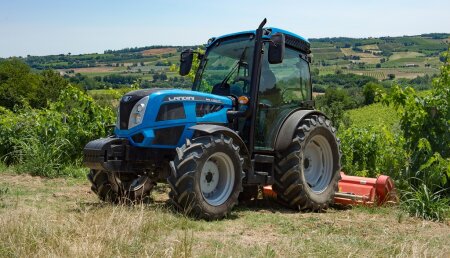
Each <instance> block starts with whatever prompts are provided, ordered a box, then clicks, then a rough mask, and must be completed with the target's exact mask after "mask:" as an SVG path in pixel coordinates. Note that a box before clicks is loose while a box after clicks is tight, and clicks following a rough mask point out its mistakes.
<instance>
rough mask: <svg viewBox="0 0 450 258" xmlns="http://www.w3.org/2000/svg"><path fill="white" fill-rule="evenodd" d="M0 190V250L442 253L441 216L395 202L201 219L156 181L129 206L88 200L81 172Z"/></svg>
mask: <svg viewBox="0 0 450 258" xmlns="http://www.w3.org/2000/svg"><path fill="white" fill-rule="evenodd" d="M6 189H7V190H6ZM0 190H1V191H0V229H1V230H0V257H42V256H62V257H111V256H153V257H161V256H163V257H190V256H203V257H230V256H233V257H248V256H258V257H261V256H263V257H285V256H295V257H297V256H319V257H323V256H337V257H343V256H374V257H379V256H399V257H410V256H416V257H420V256H431V257H449V255H450V246H449V245H448V243H449V241H450V227H449V225H448V224H443V223H434V222H428V221H421V220H417V219H412V218H409V217H406V216H404V215H403V214H402V213H401V212H400V211H399V210H397V209H396V208H380V209H373V208H356V209H353V210H334V209H331V210H329V211H328V212H327V213H321V214H316V213H297V212H293V211H290V210H285V209H282V208H281V207H278V206H276V205H273V204H270V203H267V202H264V201H259V202H256V203H252V204H250V205H248V206H240V207H237V209H235V211H234V212H233V213H232V214H231V216H230V217H229V218H228V219H225V220H223V221H213V222H206V221H196V220H192V219H190V218H186V217H184V216H183V215H181V214H179V213H176V212H174V211H172V210H171V206H170V205H168V204H167V203H166V201H165V200H166V199H167V197H166V192H167V189H166V188H165V187H164V186H162V187H159V188H158V189H157V191H155V193H154V201H153V202H152V203H150V204H143V205H137V206H132V207H130V206H112V205H109V204H103V203H100V202H98V201H97V199H96V197H95V196H94V195H93V194H91V193H90V191H89V186H88V185H87V183H86V182H85V181H84V180H83V181H75V180H66V179H53V180H49V179H41V178H36V177H30V176H17V175H9V174H0Z"/></svg>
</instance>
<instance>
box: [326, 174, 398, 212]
mask: <svg viewBox="0 0 450 258" xmlns="http://www.w3.org/2000/svg"><path fill="white" fill-rule="evenodd" d="M338 186H339V191H338V192H337V193H336V195H335V197H334V202H335V203H340V204H345V205H349V204H365V205H373V204H377V205H382V204H384V203H386V202H396V194H395V187H394V181H392V179H391V178H390V177H388V176H385V175H380V176H378V177H377V178H369V177H359V176H347V175H346V174H344V172H341V181H339V183H338Z"/></svg>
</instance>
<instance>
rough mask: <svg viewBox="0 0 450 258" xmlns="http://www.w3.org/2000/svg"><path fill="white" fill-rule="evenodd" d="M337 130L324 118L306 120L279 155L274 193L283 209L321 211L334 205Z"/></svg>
mask: <svg viewBox="0 0 450 258" xmlns="http://www.w3.org/2000/svg"><path fill="white" fill-rule="evenodd" d="M335 133H336V129H335V128H334V127H332V126H331V121H330V120H328V119H327V118H325V117H324V116H318V115H311V116H308V117H306V118H305V119H303V120H302V121H301V122H300V124H299V127H298V129H297V131H296V134H295V135H294V137H293V139H292V142H291V144H290V145H289V147H288V148H287V150H286V151H284V152H279V153H277V158H276V167H275V168H276V172H275V184H274V185H273V190H274V191H275V192H276V193H277V199H278V200H279V201H280V202H281V203H282V204H284V205H286V206H288V207H291V208H295V209H299V210H309V211H322V210H324V209H326V208H328V206H329V204H330V203H332V202H333V199H334V194H335V192H336V191H337V189H338V181H339V180H340V173H339V172H340V150H339V140H338V139H337V138H336V134H335Z"/></svg>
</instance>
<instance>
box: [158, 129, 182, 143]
mask: <svg viewBox="0 0 450 258" xmlns="http://www.w3.org/2000/svg"><path fill="white" fill-rule="evenodd" d="M183 131H184V126H174V127H168V128H162V129H156V130H155V139H153V142H152V144H155V145H177V143H178V141H179V140H180V137H181V134H182V133H183Z"/></svg>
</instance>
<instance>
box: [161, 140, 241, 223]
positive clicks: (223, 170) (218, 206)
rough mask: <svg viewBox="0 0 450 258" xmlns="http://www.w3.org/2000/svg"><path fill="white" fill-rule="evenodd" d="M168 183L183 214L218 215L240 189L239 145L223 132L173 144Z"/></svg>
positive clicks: (226, 209) (226, 210) (228, 208)
mask: <svg viewBox="0 0 450 258" xmlns="http://www.w3.org/2000/svg"><path fill="white" fill-rule="evenodd" d="M177 154H178V155H177V156H176V158H175V160H174V161H172V162H171V168H172V174H171V176H170V177H169V178H168V183H169V185H170V187H171V189H172V191H171V193H170V195H169V196H170V197H171V199H172V201H173V202H174V203H175V205H176V206H178V207H179V208H181V209H182V210H183V211H185V212H186V213H187V214H190V215H193V216H196V217H199V218H204V219H221V218H223V217H224V216H226V215H227V214H228V213H229V212H230V211H231V209H232V208H233V206H234V205H235V204H236V203H237V199H238V196H239V193H240V192H241V191H242V177H243V171H242V162H243V159H242V158H241V157H240V156H239V147H238V146H237V145H235V144H233V140H232V139H231V138H228V137H226V136H224V135H211V136H203V137H199V138H196V139H193V140H192V142H191V141H189V140H188V141H187V142H186V144H184V145H183V146H182V147H180V148H177Z"/></svg>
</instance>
